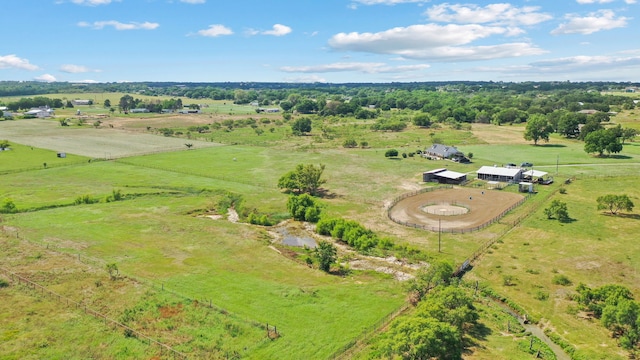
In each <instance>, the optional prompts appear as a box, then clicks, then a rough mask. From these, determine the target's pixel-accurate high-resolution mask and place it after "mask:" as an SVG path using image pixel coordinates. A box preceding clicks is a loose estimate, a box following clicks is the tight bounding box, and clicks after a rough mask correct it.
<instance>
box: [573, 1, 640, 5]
mask: <svg viewBox="0 0 640 360" xmlns="http://www.w3.org/2000/svg"><path fill="white" fill-rule="evenodd" d="M576 2H577V3H578V4H583V5H584V4H607V3H611V2H614V0H576ZM624 2H625V3H626V4H635V3H637V2H638V1H637V0H624Z"/></svg>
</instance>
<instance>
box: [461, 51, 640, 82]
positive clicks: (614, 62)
mask: <svg viewBox="0 0 640 360" xmlns="http://www.w3.org/2000/svg"><path fill="white" fill-rule="evenodd" d="M621 54H622V53H621ZM639 69H640V53H639V54H635V56H572V57H564V58H557V59H548V60H544V61H537V62H533V63H530V64H524V65H516V66H503V67H477V68H473V69H469V71H470V72H473V73H479V72H486V73H499V74H503V75H505V76H507V77H515V78H518V77H519V78H522V77H523V76H526V77H529V78H539V79H545V78H546V79H558V78H562V79H574V80H576V81H582V80H588V79H595V78H599V79H603V80H606V81H628V78H627V75H626V74H628V73H629V72H631V71H638V70H639ZM623 70H624V71H623ZM585 74H588V77H586V78H585Z"/></svg>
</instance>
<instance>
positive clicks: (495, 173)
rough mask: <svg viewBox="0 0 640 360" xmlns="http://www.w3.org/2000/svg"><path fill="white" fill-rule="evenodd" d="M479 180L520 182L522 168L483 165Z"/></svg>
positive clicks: (478, 172)
mask: <svg viewBox="0 0 640 360" xmlns="http://www.w3.org/2000/svg"><path fill="white" fill-rule="evenodd" d="M476 173H477V174H478V179H479V180H486V181H500V182H511V183H515V182H519V181H520V179H522V169H520V168H506V167H497V166H483V167H481V168H480V169H478V171H476Z"/></svg>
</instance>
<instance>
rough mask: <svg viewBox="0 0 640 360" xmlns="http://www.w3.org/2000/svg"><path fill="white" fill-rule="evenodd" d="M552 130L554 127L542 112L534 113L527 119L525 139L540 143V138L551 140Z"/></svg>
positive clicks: (535, 143) (536, 143)
mask: <svg viewBox="0 0 640 360" xmlns="http://www.w3.org/2000/svg"><path fill="white" fill-rule="evenodd" d="M551 132H553V128H552V127H551V125H550V124H549V121H548V120H547V118H546V117H545V116H544V115H541V114H534V115H531V116H530V117H529V119H528V120H527V126H526V128H525V131H524V139H525V140H533V144H534V145H538V141H539V140H544V141H549V134H550V133H551Z"/></svg>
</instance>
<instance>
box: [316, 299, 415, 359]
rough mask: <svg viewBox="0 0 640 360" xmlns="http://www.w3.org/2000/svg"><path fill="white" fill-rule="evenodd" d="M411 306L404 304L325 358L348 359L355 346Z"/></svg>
mask: <svg viewBox="0 0 640 360" xmlns="http://www.w3.org/2000/svg"><path fill="white" fill-rule="evenodd" d="M410 307H411V305H410V304H409V303H404V304H403V305H402V306H401V307H399V308H397V309H395V310H394V311H392V312H391V313H389V314H387V315H386V316H384V317H383V318H381V319H380V320H378V321H377V322H376V323H374V324H372V325H369V326H368V327H366V328H365V329H364V330H363V331H362V333H361V334H360V335H358V336H357V337H356V338H355V339H352V340H351V341H349V342H348V343H346V344H344V345H343V346H341V347H340V348H338V349H337V350H336V351H334V352H333V353H332V354H331V355H329V356H328V357H327V359H349V358H350V357H351V355H352V354H351V351H353V350H354V349H356V348H357V345H359V344H361V343H362V342H363V341H364V340H365V339H368V338H370V337H371V336H372V335H373V334H375V333H376V332H378V331H379V330H380V329H382V328H383V327H385V326H386V325H387V324H389V323H390V322H391V321H392V320H393V319H395V318H396V317H398V316H399V315H401V314H403V313H404V312H405V311H407V309H409V308H410Z"/></svg>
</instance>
